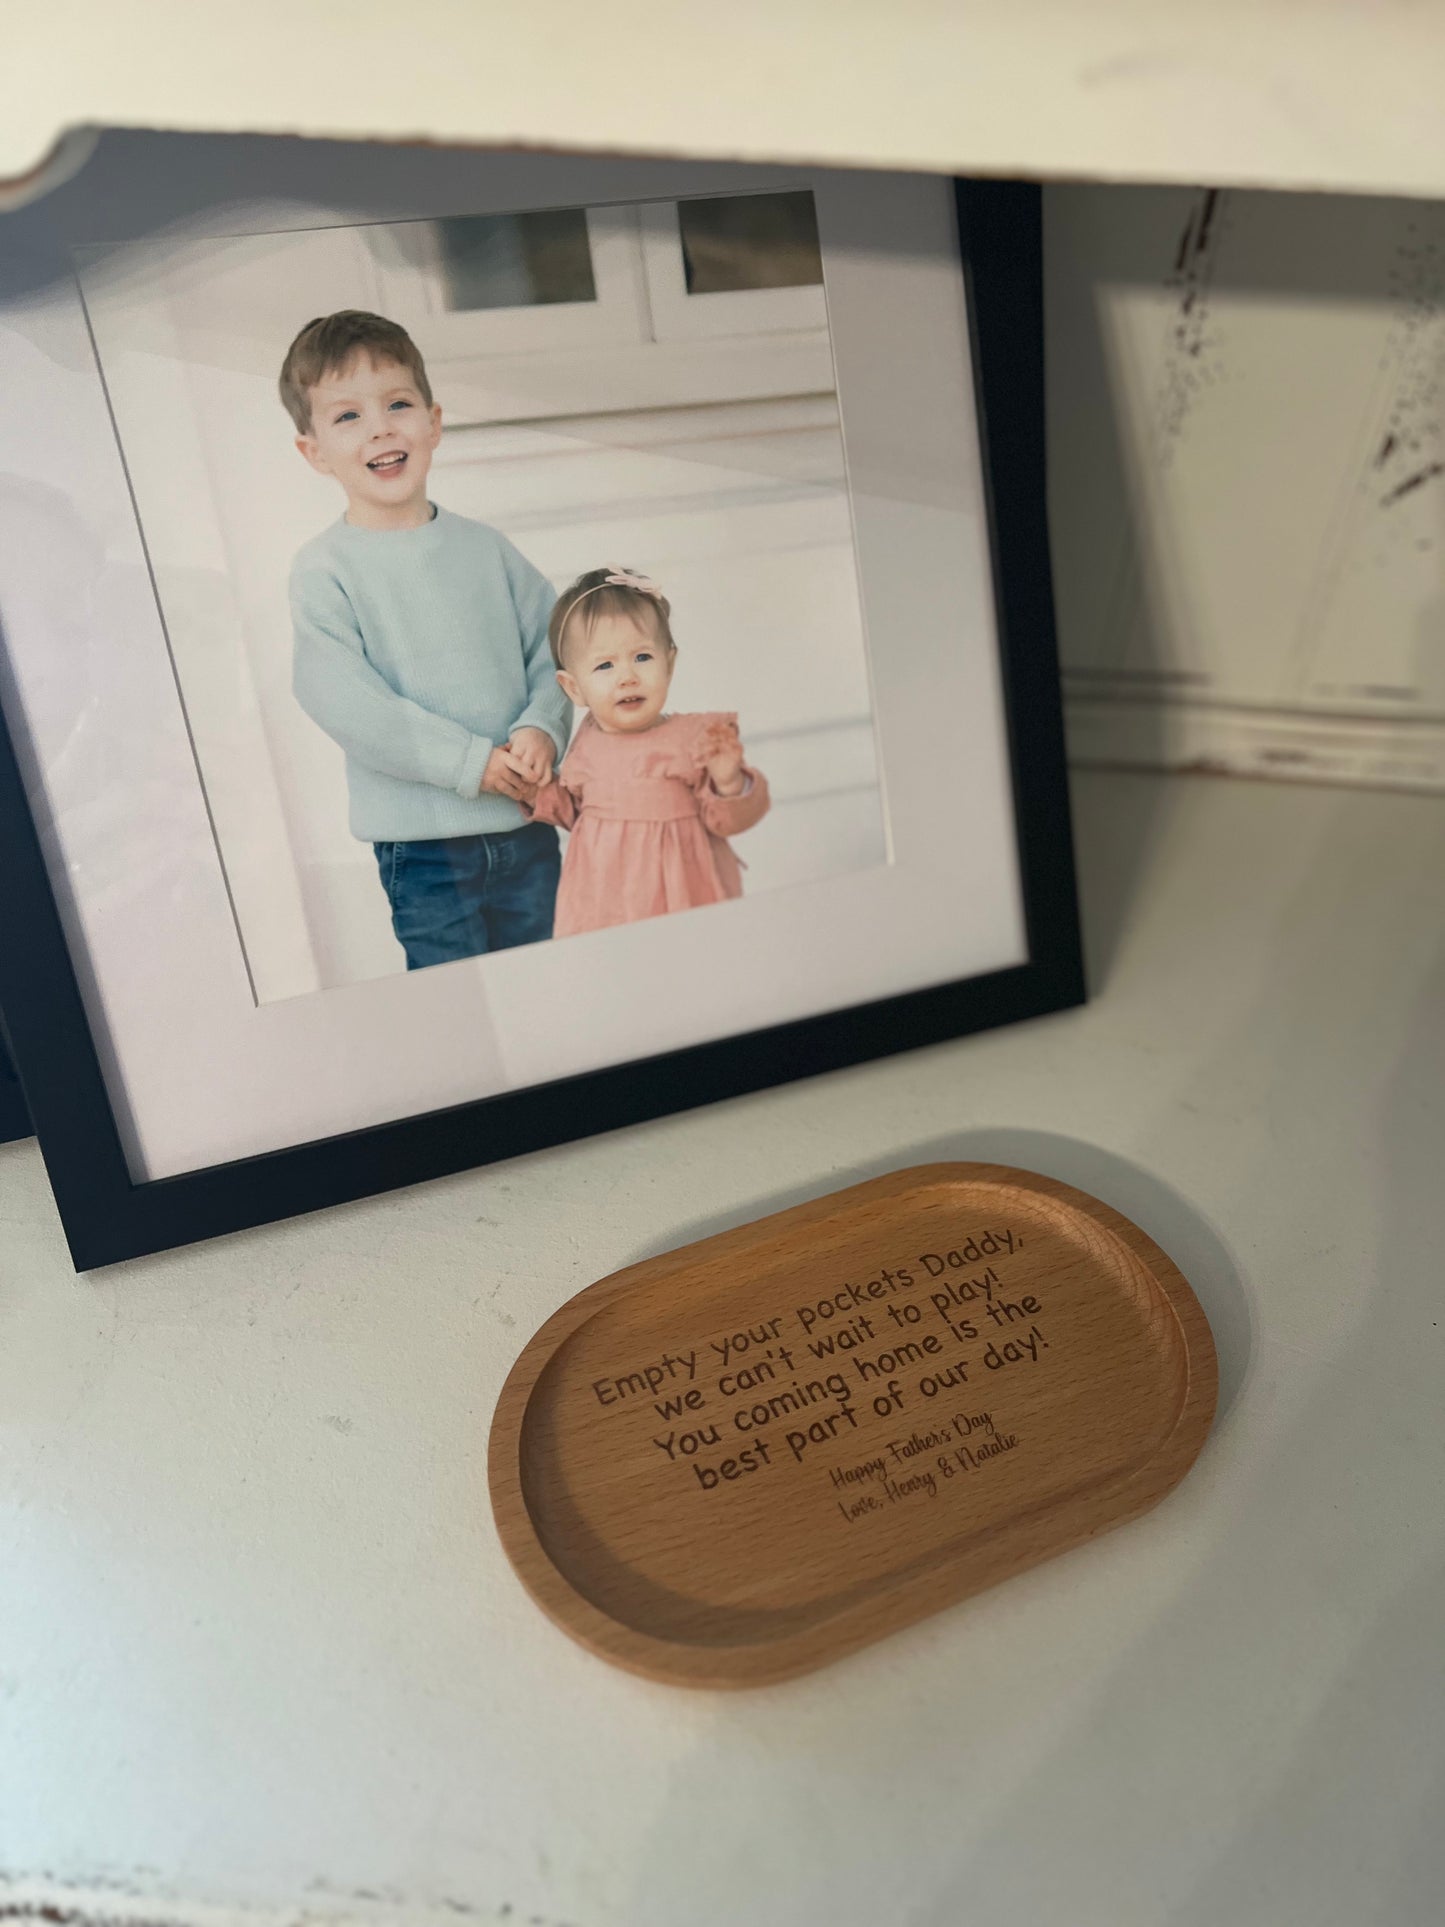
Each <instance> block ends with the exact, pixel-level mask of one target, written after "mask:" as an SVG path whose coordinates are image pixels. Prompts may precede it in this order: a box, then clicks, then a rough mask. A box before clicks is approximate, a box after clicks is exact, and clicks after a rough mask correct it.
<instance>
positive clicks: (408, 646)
mask: <svg viewBox="0 0 1445 1927" xmlns="http://www.w3.org/2000/svg"><path fill="white" fill-rule="evenodd" d="M555 600H556V597H555V595H554V593H553V589H552V585H551V583H549V582H548V581H547V579H546V577H545V576H543V575H542V574H540V573H539V572H538V570H536V569H534V568H533V567H532V564H531V563H530V562H529V561H528V560H527V559H526V557H525V556H524V555H522V553H521V552H520V550H518V549H516V548H514V547H513V546H512V544H511V543H510V542H509V541H508V540H507V538H506V537H505V536H504V535H500V534H498V532H497V531H496V530H495V529H491V528H488V527H487V525H486V524H485V523H484V522H474V521H472V520H471V519H470V518H469V517H467V516H464V515H453V514H452V513H451V512H450V511H449V510H447V509H444V508H438V509H437V511H436V513H435V515H434V516H433V518H432V520H431V521H430V522H425V523H423V524H422V526H421V527H420V528H416V529H358V528H353V527H352V525H351V524H350V523H349V522H347V521H345V520H342V521H339V522H333V523H332V525H331V527H330V528H328V529H324V530H323V531H322V532H321V534H320V535H318V536H316V537H314V538H313V539H312V540H311V541H310V542H308V543H307V544H306V546H305V547H304V548H303V549H302V550H301V551H300V553H299V554H298V555H297V557H296V560H295V562H294V563H293V564H292V567H291V614H292V618H293V621H294V624H295V654H294V658H293V675H292V686H293V688H294V689H295V692H296V698H297V700H298V702H299V703H300V704H301V707H302V708H303V709H304V710H305V711H306V713H307V715H308V716H310V717H311V718H312V719H313V721H315V722H318V723H319V724H320V725H321V727H322V728H323V729H324V730H325V731H326V733H327V735H328V736H331V737H334V738H335V740H336V741H337V742H338V743H339V744H340V745H341V747H342V749H343V750H345V752H346V780H347V784H348V787H349V789H350V792H351V832H352V835H353V836H358V837H361V838H362V839H363V840H364V841H365V842H368V843H405V842H411V841H413V840H417V839H421V838H425V837H437V836H470V835H474V834H476V833H478V832H481V831H490V830H513V829H517V828H518V827H519V826H520V825H521V824H522V823H524V822H525V821H526V820H527V819H526V818H525V817H524V816H523V814H522V812H521V810H520V808H519V807H518V806H517V804H515V803H513V802H512V801H511V800H510V799H509V798H508V797H505V796H494V795H492V794H490V793H488V794H487V795H485V796H484V795H481V794H479V785H480V783H481V780H482V773H483V771H484V770H485V769H486V766H487V758H488V757H489V756H490V755H491V753H492V749H493V747H494V746H495V745H496V744H498V743H504V742H506V740H507V738H508V737H509V736H510V735H511V733H512V731H513V730H515V729H519V728H521V727H523V726H530V727H532V728H535V729H545V730H546V731H547V733H548V735H549V736H551V737H552V739H553V741H554V742H555V743H556V745H557V754H558V757H559V758H560V757H561V754H562V752H563V750H565V749H566V747H567V738H568V733H569V729H570V723H571V713H572V712H571V705H570V704H569V703H568V701H567V698H566V697H565V696H564V695H563V694H562V691H561V690H560V689H559V688H558V687H557V680H556V675H555V673H554V667H553V662H552V655H551V651H550V649H549V648H548V646H547V619H548V617H549V616H550V615H551V613H552V605H553V602H554V601H555Z"/></svg>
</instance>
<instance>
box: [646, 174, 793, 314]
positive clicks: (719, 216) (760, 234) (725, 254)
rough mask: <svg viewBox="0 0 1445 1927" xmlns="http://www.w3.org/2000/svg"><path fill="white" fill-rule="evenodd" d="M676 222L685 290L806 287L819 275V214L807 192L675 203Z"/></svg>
mask: <svg viewBox="0 0 1445 1927" xmlns="http://www.w3.org/2000/svg"><path fill="white" fill-rule="evenodd" d="M677 223H678V227H679V229H680V230H681V233H682V254H683V262H684V265H685V269H686V273H687V291H688V293H689V294H737V293H739V292H741V291H742V290H744V289H748V288H805V287H809V286H812V285H816V284H819V283H821V281H822V279H823V257H822V254H821V253H820V251H819V248H818V217H817V215H816V214H815V213H814V211H813V197H812V195H811V194H810V193H808V192H807V191H806V190H805V191H804V192H802V193H800V194H722V195H717V196H715V197H713V198H710V199H708V200H706V201H679V202H678V204H677Z"/></svg>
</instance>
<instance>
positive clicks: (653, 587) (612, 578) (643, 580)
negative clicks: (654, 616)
mask: <svg viewBox="0 0 1445 1927" xmlns="http://www.w3.org/2000/svg"><path fill="white" fill-rule="evenodd" d="M599 589H635V590H636V591H637V593H638V594H639V595H650V596H651V597H652V599H653V601H654V602H661V600H662V591H661V589H659V588H658V586H657V584H656V583H655V582H654V581H652V579H651V578H650V577H649V576H645V575H634V574H633V572H632V571H631V570H630V569H613V570H611V571H610V572H609V573H608V575H607V577H606V579H605V580H604V581H602V582H594V583H593V584H592V587H591V588H590V589H584V590H583V591H582V593H581V595H579V596H578V598H577V602H574V603H573V604H572V609H575V608H576V607H577V603H578V602H585V601H586V600H587V598H588V596H590V595H596V593H597V591H598V590H599ZM572 609H569V610H568V611H567V620H568V621H569V622H570V621H571V620H572Z"/></svg>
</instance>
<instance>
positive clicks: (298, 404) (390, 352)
mask: <svg viewBox="0 0 1445 1927" xmlns="http://www.w3.org/2000/svg"><path fill="white" fill-rule="evenodd" d="M358 354H364V355H367V356H369V357H370V358H371V360H372V361H394V362H396V363H397V365H398V366H399V367H402V368H405V370H406V371H407V373H408V374H409V375H410V376H411V378H412V380H413V381H414V382H415V383H416V386H417V392H418V394H420V396H421V398H422V400H423V401H424V402H425V403H426V405H427V407H428V408H430V407H431V405H432V394H431V383H430V382H429V381H428V380H427V378H426V364H425V362H424V361H423V360H422V358H421V353H420V351H419V350H418V348H417V345H416V343H415V342H414V341H413V340H412V338H411V336H410V335H409V334H408V333H407V331H406V329H405V328H403V327H400V326H399V325H398V324H397V323H396V322H395V321H388V320H387V318H386V316H385V315H380V314H368V313H367V312H366V310H365V309H364V308H342V309H340V310H339V311H338V312H337V313H336V314H323V315H318V316H317V317H316V319H315V320H314V321H308V322H307V324H306V326H305V327H304V328H303V329H302V330H301V332H300V334H299V335H297V337H296V339H295V340H294V341H293V342H292V343H291V346H290V347H289V348H288V349H287V350H286V359H285V361H283V362H282V364H281V379H280V381H279V383H278V384H277V386H278V387H279V389H280V391H281V406H282V407H283V408H284V409H285V410H286V413H287V414H288V415H289V416H290V417H291V419H292V421H293V422H295V424H296V429H297V432H298V434H302V435H309V434H310V433H311V390H312V389H313V388H314V387H315V386H316V384H317V382H318V381H320V380H321V379H322V377H323V376H324V375H329V374H333V373H337V372H339V371H340V370H341V369H343V368H345V367H346V365H347V364H348V362H350V361H351V359H352V357H353V356H355V355H358Z"/></svg>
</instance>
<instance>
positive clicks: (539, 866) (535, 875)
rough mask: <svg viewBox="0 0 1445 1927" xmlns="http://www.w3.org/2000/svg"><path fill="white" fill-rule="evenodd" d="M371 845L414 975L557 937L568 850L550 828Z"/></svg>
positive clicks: (393, 921) (394, 924)
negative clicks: (555, 921) (564, 855)
mask: <svg viewBox="0 0 1445 1927" xmlns="http://www.w3.org/2000/svg"><path fill="white" fill-rule="evenodd" d="M372 848H373V849H374V850H375V852H376V863H377V868H378V869H379V870H380V871H381V881H382V883H383V885H384V886H385V889H386V894H387V896H388V898H389V899H390V901H391V927H392V929H393V930H394V931H395V932H396V940H397V942H398V943H399V944H400V945H401V947H402V949H403V950H404V951H405V952H406V967H407V969H408V970H425V969H426V967H427V965H428V964H439V963H454V962H455V961H456V960H457V958H459V957H482V956H485V955H486V953H487V952H488V951H489V950H510V949H511V948H512V947H513V946H514V945H516V944H519V943H544V942H545V941H546V939H547V938H548V937H550V936H551V934H552V917H553V913H554V911H555V909H556V904H557V878H558V875H559V874H560V872H561V868H562V852H561V849H560V847H559V845H558V842H557V832H556V831H555V830H554V829H553V828H552V826H551V824H550V823H524V824H523V825H522V827H521V829H519V830H494V831H492V832H491V833H490V834H488V835H485V836H440V837H432V838H429V839H428V840H426V841H424V842H419V843H374V844H373V845H372Z"/></svg>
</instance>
